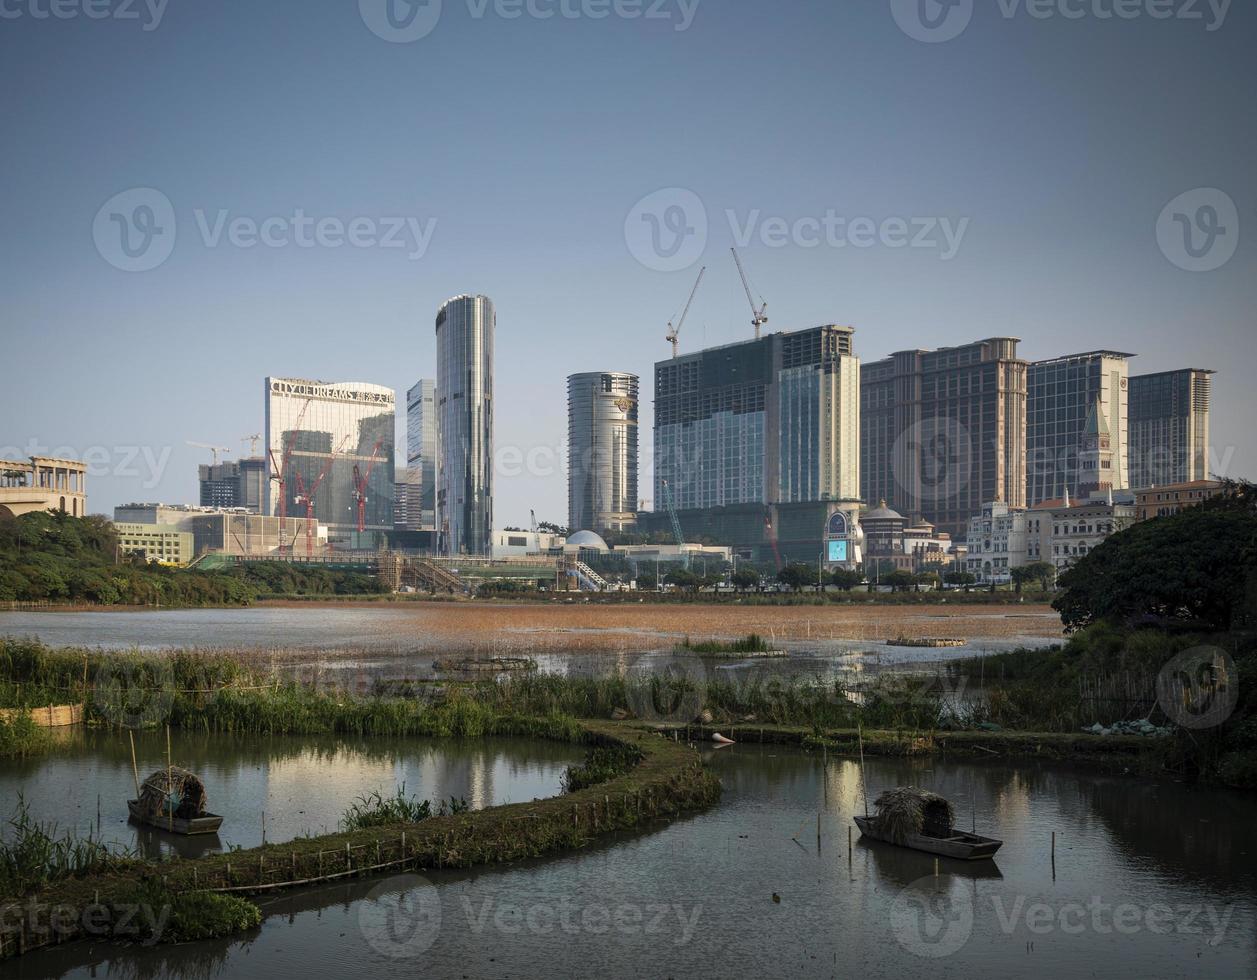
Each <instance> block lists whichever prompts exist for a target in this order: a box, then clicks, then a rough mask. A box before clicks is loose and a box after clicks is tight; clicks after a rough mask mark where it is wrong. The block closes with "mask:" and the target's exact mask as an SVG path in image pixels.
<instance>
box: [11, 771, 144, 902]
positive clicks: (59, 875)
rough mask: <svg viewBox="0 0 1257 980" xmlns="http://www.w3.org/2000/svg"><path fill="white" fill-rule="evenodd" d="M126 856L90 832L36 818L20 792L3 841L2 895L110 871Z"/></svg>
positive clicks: (17, 893) (21, 892) (14, 894)
mask: <svg viewBox="0 0 1257 980" xmlns="http://www.w3.org/2000/svg"><path fill="white" fill-rule="evenodd" d="M126 859H127V856H126V855H118V854H113V853H110V851H109V850H108V849H107V848H106V847H105V845H104V843H102V842H101V841H100V840H98V839H97V838H96V837H94V836H93V835H92V834H90V833H89V834H88V836H87V837H79V836H77V835H75V834H73V833H71V832H69V831H66V832H64V833H59V832H58V828H57V825H56V823H53V822H41V821H39V820H35V819H34V818H33V817H32V816H31V813H30V806H29V804H27V802H26V800H25V799H24V798H23V797H22V796H21V794H19V795H18V800H17V808H16V809H15V811H14V814H13V816H12V817H11V818H10V819H9V826H8V830H7V831H6V833H5V834H4V838H3V840H0V896H5V897H14V896H20V895H24V894H26V893H27V892H29V891H31V890H32V889H34V888H39V887H42V886H43V885H46V884H48V883H49V882H53V881H58V880H60V879H63V878H69V877H74V876H79V875H85V874H90V873H92V872H97V871H104V870H107V869H108V868H110V867H114V866H116V865H117V864H119V863H120V862H123V861H125V860H126Z"/></svg>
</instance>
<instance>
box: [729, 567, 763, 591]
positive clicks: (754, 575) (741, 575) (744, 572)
mask: <svg viewBox="0 0 1257 980" xmlns="http://www.w3.org/2000/svg"><path fill="white" fill-rule="evenodd" d="M729 580H730V581H731V582H732V583H733V587H734V588H736V589H737V590H738V591H740V592H745V591H747V590H748V589H758V588H759V583H760V577H759V572H757V571H755V570H754V569H753V568H739V569H738V570H737V571H736V572H734V573H733V575H732V576H731V577H730V579H729Z"/></svg>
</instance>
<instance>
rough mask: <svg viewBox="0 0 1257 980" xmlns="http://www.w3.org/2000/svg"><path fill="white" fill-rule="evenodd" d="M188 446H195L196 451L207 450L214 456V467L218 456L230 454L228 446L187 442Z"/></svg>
mask: <svg viewBox="0 0 1257 980" xmlns="http://www.w3.org/2000/svg"><path fill="white" fill-rule="evenodd" d="M188 445H189V446H195V447H196V448H197V449H208V450H209V451H210V452H211V453H213V454H214V465H215V466H217V465H218V454H219V453H229V452H231V447H230V446H211V445H210V444H209V443H208V442H192V441H190V440H189V441H188Z"/></svg>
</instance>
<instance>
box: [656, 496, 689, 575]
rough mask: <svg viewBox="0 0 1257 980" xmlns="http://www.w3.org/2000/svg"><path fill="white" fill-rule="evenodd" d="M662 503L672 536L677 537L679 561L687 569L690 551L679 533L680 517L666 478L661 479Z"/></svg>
mask: <svg viewBox="0 0 1257 980" xmlns="http://www.w3.org/2000/svg"><path fill="white" fill-rule="evenodd" d="M663 504H664V507H665V508H666V509H667V511H668V520H669V521H670V522H671V524H672V536H673V537H674V538H676V539H677V550H679V551H680V552H681V561H682V563H683V566H684V567H685V569H686V571H689V567H690V553H689V552H688V551H686V550H685V535H684V534H682V533H681V519H680V518H679V517H677V509H676V506H675V505H674V504H673V502H672V490H671V488H670V487H669V486H668V481H667V480H664V481H663Z"/></svg>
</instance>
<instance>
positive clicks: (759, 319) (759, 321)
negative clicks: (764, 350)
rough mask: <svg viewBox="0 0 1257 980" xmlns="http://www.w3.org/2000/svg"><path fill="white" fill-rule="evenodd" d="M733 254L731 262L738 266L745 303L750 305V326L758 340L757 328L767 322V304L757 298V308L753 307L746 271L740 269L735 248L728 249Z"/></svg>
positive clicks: (762, 299)
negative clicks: (744, 292) (744, 293)
mask: <svg viewBox="0 0 1257 980" xmlns="http://www.w3.org/2000/svg"><path fill="white" fill-rule="evenodd" d="M729 251H730V252H732V253H733V261H734V262H736V263H737V264H738V275H739V276H741V277H742V288H743V289H745V290H746V301H747V302H748V303H750V304H751V326H753V327H754V328H755V339H756V340H759V328H760V327H762V326H763V325H764V324H765V323H767V322H768V303H767V301H766V300H765V299H764V297H763V296H761V297H760V298H759V303H760V305H759V308H758V309H756V307H755V299H754V297H752V296H751V283H750V281H749V280H748V279H747V278H746V270H745V269H743V268H742V260H741V259H740V258H739V257H738V250H737V249H736V248H731V249H729Z"/></svg>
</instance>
